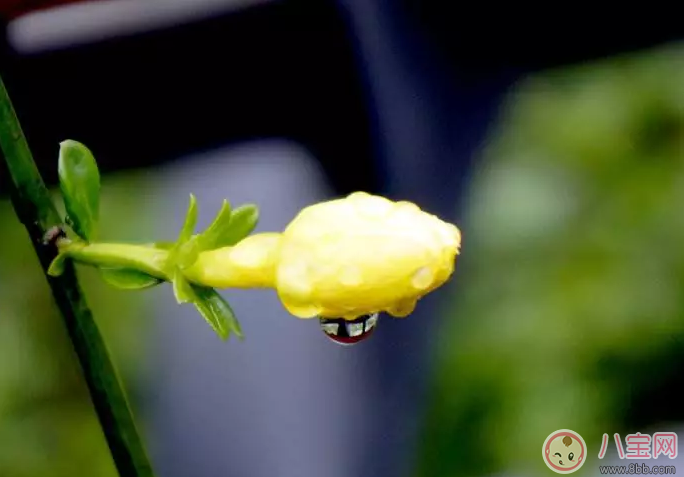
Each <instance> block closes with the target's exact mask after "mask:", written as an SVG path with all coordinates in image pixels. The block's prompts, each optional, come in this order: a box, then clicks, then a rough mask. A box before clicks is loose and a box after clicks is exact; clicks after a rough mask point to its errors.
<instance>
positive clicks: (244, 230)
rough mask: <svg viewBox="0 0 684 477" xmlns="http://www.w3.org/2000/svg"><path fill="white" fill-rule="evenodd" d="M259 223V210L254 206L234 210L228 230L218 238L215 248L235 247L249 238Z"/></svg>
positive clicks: (247, 205)
mask: <svg viewBox="0 0 684 477" xmlns="http://www.w3.org/2000/svg"><path fill="white" fill-rule="evenodd" d="M258 221H259V208H258V207H257V206H256V205H253V204H246V205H243V206H241V207H238V208H237V209H235V210H233V212H232V213H231V214H230V224H229V227H228V229H227V230H226V231H225V232H224V233H223V234H222V235H220V236H219V237H218V239H217V240H216V242H215V248H219V247H227V246H229V245H235V244H236V243H238V242H239V241H240V240H242V239H243V238H245V237H247V236H248V235H249V234H250V233H252V231H253V230H254V228H255V227H256V225H257V222H258Z"/></svg>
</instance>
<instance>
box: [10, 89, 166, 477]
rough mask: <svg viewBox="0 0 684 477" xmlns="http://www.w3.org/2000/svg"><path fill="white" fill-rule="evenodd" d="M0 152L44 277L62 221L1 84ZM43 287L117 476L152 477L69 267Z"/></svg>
mask: <svg viewBox="0 0 684 477" xmlns="http://www.w3.org/2000/svg"><path fill="white" fill-rule="evenodd" d="M0 147H1V149H2V155H3V156H4V159H5V162H6V164H7V168H8V170H9V175H10V177H11V179H12V180H11V181H8V182H10V183H9V190H10V194H11V196H12V203H13V205H14V209H15V211H16V213H17V216H18V217H19V220H20V221H21V222H22V223H23V224H24V225H25V227H26V229H27V231H28V233H29V236H30V238H31V241H32V242H33V246H34V248H35V250H36V254H37V255H38V258H39V260H40V263H41V265H42V267H43V270H45V271H46V272H47V269H48V267H49V265H50V263H51V262H52V260H53V259H54V258H55V257H56V256H57V252H58V250H57V248H56V247H55V246H54V243H48V244H44V237H45V236H46V234H47V233H48V231H50V230H51V229H54V228H55V227H61V225H62V220H61V218H60V216H59V213H58V212H57V210H56V209H55V206H54V204H53V203H52V200H51V199H50V195H49V192H48V190H47V188H46V187H45V184H44V183H43V180H42V178H41V176H40V174H39V172H38V168H37V167H36V165H35V163H34V161H33V158H32V156H31V152H30V150H29V147H28V144H27V142H26V138H25V137H24V134H23V132H22V130H21V126H20V125H19V120H18V119H17V116H16V114H15V112H14V108H13V106H12V103H11V101H10V99H9V96H8V94H7V90H6V89H5V85H4V84H3V82H2V78H0ZM48 282H49V284H50V288H51V289H52V294H53V296H54V298H55V301H56V303H57V306H58V307H59V309H60V311H61V312H62V315H63V317H64V323H65V325H66V328H67V330H68V332H69V337H70V338H71V342H72V344H73V346H74V350H75V351H76V355H77V356H78V359H79V361H80V364H81V368H82V369H83V374H84V376H85V380H86V383H87V385H88V389H89V391H90V396H91V398H92V401H93V405H94V407H95V411H96V413H97V416H98V418H99V420H100V424H101V425H102V429H103V432H104V435H105V438H106V440H107V444H108V445H109V448H110V450H111V452H112V457H113V459H114V464H115V465H116V468H117V470H118V472H119V475H121V476H126V477H152V476H153V475H154V473H153V471H152V466H151V465H150V462H149V459H148V457H147V455H146V453H145V449H144V447H143V444H142V440H141V438H140V435H139V433H138V430H137V429H136V425H135V421H134V419H133V415H132V413H131V410H130V407H129V405H128V401H127V398H126V394H125V392H124V389H123V387H122V385H121V382H120V380H119V377H118V375H117V372H116V369H115V367H114V364H113V363H112V360H111V359H110V357H109V353H108V351H107V347H106V345H105V343H104V340H103V339H102V335H101V334H100V331H99V329H98V327H97V324H96V323H95V320H94V319H93V315H92V313H91V311H90V309H89V308H88V305H87V304H86V301H85V298H84V297H83V294H82V292H81V289H80V286H79V284H78V280H77V278H76V273H75V270H74V267H73V265H72V264H71V262H69V263H67V265H66V270H65V273H64V274H63V275H61V276H60V277H48Z"/></svg>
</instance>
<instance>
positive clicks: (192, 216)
mask: <svg viewBox="0 0 684 477" xmlns="http://www.w3.org/2000/svg"><path fill="white" fill-rule="evenodd" d="M196 225H197V199H196V198H195V196H194V194H190V204H189V205H188V211H187V213H186V214H185V223H184V224H183V228H182V229H181V232H180V235H179V237H178V244H184V243H185V242H187V241H188V240H190V237H192V234H193V232H194V231H195V226H196Z"/></svg>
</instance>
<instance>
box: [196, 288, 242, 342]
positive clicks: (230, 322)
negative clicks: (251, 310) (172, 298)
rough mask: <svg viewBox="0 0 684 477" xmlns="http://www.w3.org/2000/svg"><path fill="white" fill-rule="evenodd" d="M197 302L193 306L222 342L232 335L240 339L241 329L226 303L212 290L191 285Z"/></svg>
mask: <svg viewBox="0 0 684 477" xmlns="http://www.w3.org/2000/svg"><path fill="white" fill-rule="evenodd" d="M192 287H193V289H194V290H195V296H196V297H197V301H196V302H195V306H196V307H197V310H198V311H199V312H200V314H201V315H202V316H203V317H204V319H205V320H206V321H207V323H209V325H210V326H211V327H212V329H213V330H214V331H215V332H216V334H218V335H219V337H220V338H221V339H222V340H226V339H228V336H229V335H230V333H231V332H232V333H234V334H235V335H236V336H237V337H238V338H240V339H242V338H243V336H242V329H241V328H240V323H239V322H238V320H237V318H236V317H235V313H234V312H233V309H232V308H231V307H230V305H229V304H228V302H227V301H226V300H225V299H224V298H223V297H222V296H221V295H220V294H219V293H218V292H217V291H216V290H214V289H213V288H209V287H200V286H196V285H192Z"/></svg>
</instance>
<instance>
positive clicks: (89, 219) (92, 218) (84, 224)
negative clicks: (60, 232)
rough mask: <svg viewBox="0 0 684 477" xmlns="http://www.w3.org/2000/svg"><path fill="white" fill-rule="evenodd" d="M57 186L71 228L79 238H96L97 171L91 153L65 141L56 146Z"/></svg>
mask: <svg viewBox="0 0 684 477" xmlns="http://www.w3.org/2000/svg"><path fill="white" fill-rule="evenodd" d="M59 146H60V147H59V166H58V173H59V185H60V189H61V191H62V196H63V198H64V206H65V208H66V212H67V214H68V220H69V223H70V224H71V227H72V228H73V229H74V232H76V233H77V234H78V235H79V236H80V237H81V238H83V239H84V240H87V241H93V240H95V239H96V237H97V232H98V227H99V219H100V172H99V171H98V169H97V163H96V162H95V158H94V157H93V154H92V153H91V152H90V150H89V149H88V148H87V147H85V146H84V145H83V144H81V143H79V142H76V141H72V140H66V141H62V142H61V143H60V145H59Z"/></svg>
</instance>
